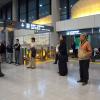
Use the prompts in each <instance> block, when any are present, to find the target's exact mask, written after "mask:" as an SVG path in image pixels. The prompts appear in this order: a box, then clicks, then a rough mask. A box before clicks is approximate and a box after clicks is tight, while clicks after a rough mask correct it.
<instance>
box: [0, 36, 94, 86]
mask: <svg viewBox="0 0 100 100" xmlns="http://www.w3.org/2000/svg"><path fill="white" fill-rule="evenodd" d="M80 41H81V43H80V48H79V50H78V59H79V66H80V67H79V72H80V80H79V81H77V82H78V83H80V82H82V85H87V84H88V80H89V63H90V58H91V55H92V47H91V45H90V43H89V42H88V39H87V35H86V34H81V35H80ZM20 47H21V45H20V43H19V39H16V43H15V44H14V45H12V44H10V43H8V44H7V47H6V49H7V62H8V63H9V64H11V63H12V61H13V59H12V58H13V57H12V56H13V49H14V51H15V64H16V65H19V64H20ZM3 48H4V47H3V44H2V43H1V42H0V65H1V62H2V60H1V59H2V54H3ZM29 48H30V50H31V59H30V63H29V65H28V66H27V68H31V69H34V68H36V61H35V58H36V45H35V38H34V37H33V38H31V44H30V46H29ZM73 48H74V46H73ZM67 62H68V54H67V46H66V39H65V38H64V37H63V38H62V39H61V40H60V42H59V43H58V44H57V46H56V58H55V62H54V64H57V63H58V69H59V72H58V73H59V75H61V76H65V75H67V74H68V67H67ZM0 76H4V74H3V73H2V71H1V66H0Z"/></svg>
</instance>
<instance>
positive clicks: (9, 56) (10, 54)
mask: <svg viewBox="0 0 100 100" xmlns="http://www.w3.org/2000/svg"><path fill="white" fill-rule="evenodd" d="M6 49H7V63H9V64H11V63H12V58H13V46H12V45H11V43H8V45H7V47H6Z"/></svg>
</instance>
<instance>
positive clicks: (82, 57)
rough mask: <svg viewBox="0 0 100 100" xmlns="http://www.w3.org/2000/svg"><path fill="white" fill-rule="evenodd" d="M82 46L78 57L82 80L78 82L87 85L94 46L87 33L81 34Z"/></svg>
mask: <svg viewBox="0 0 100 100" xmlns="http://www.w3.org/2000/svg"><path fill="white" fill-rule="evenodd" d="M80 41H81V44H80V48H79V51H78V57H79V66H80V69H79V72H80V80H79V81H77V82H79V83H80V82H82V85H83V86H84V85H87V84H88V80H89V63H90V57H91V55H92V48H91V45H90V43H89V42H88V40H87V35H86V34H81V35H80Z"/></svg>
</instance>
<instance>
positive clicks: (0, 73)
mask: <svg viewBox="0 0 100 100" xmlns="http://www.w3.org/2000/svg"><path fill="white" fill-rule="evenodd" d="M2 54H3V44H2V43H1V42H0V77H3V76H4V74H3V73H2V71H1V63H2Z"/></svg>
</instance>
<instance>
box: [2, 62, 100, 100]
mask: <svg viewBox="0 0 100 100" xmlns="http://www.w3.org/2000/svg"><path fill="white" fill-rule="evenodd" d="M2 67H3V68H2V69H3V72H4V73H5V77H4V78H0V100H100V65H99V64H97V65H95V64H91V67H90V81H89V84H88V85H87V86H82V85H81V84H77V82H76V81H77V80H78V79H79V74H78V63H77V62H69V64H68V68H69V75H68V76H66V77H61V76H59V75H58V74H57V72H58V68H57V65H53V64H52V63H45V64H41V65H37V69H34V70H32V69H26V68H25V67H24V66H14V65H7V64H4V65H3V66H2Z"/></svg>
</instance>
